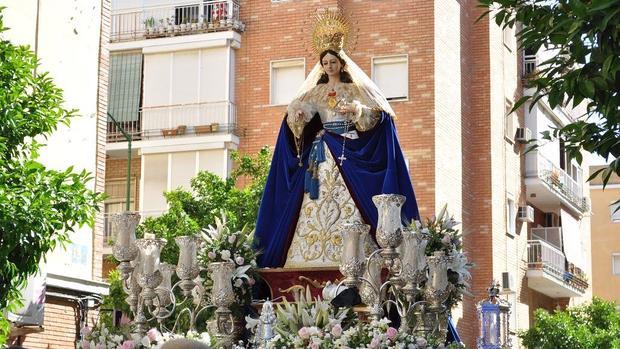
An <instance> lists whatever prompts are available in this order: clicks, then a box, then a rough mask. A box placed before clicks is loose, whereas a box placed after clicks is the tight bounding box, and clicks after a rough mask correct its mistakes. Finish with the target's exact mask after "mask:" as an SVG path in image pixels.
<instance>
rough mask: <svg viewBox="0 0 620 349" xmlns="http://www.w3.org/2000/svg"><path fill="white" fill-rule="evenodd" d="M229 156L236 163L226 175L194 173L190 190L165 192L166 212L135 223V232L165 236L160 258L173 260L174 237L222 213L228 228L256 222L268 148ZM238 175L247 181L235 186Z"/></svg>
mask: <svg viewBox="0 0 620 349" xmlns="http://www.w3.org/2000/svg"><path fill="white" fill-rule="evenodd" d="M231 157H232V159H233V160H235V162H236V164H237V167H236V168H235V169H234V170H233V171H232V174H231V176H230V177H228V178H226V179H222V178H220V177H219V176H218V175H216V174H213V173H210V172H206V171H203V172H200V173H198V175H197V176H196V177H195V178H193V179H192V180H191V190H190V191H187V190H184V189H182V188H179V189H176V190H173V191H170V192H167V193H165V197H166V201H167V202H168V205H169V210H168V212H166V213H165V214H163V215H162V216H160V217H155V218H147V219H145V221H144V222H143V223H142V224H141V225H140V226H139V227H138V236H140V235H141V234H143V233H144V232H145V231H148V232H152V233H154V234H155V235H156V236H157V237H161V238H165V239H167V240H168V244H167V245H166V247H164V249H163V250H162V261H165V262H168V263H172V264H174V263H176V260H177V256H178V248H177V246H176V244H174V237H176V236H180V235H189V234H196V233H198V232H199V231H200V230H201V229H205V228H207V227H209V225H215V222H216V218H219V217H221V216H222V214H224V216H225V219H226V226H227V227H228V229H229V230H230V231H232V232H236V231H251V230H253V229H254V227H255V226H256V219H257V216H258V208H259V206H260V200H261V197H262V195H263V190H264V188H265V183H266V181H267V174H268V172H269V164H270V161H271V152H270V151H269V148H268V147H263V148H262V149H261V150H260V151H259V152H258V154H257V155H256V156H254V157H252V156H249V155H243V156H242V155H240V154H239V153H237V152H233V153H232V155H231ZM242 178H247V179H248V180H249V183H248V184H247V185H246V186H244V187H242V188H239V184H240V183H239V182H240V179H242Z"/></svg>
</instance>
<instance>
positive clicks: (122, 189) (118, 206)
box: [103, 178, 137, 243]
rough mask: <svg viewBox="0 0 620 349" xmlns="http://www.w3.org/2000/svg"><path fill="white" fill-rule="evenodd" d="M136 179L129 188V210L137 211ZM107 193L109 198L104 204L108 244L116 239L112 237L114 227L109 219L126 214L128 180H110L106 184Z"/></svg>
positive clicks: (104, 223)
mask: <svg viewBox="0 0 620 349" xmlns="http://www.w3.org/2000/svg"><path fill="white" fill-rule="evenodd" d="M136 189H137V187H136V179H135V178H132V179H131V184H130V188H129V210H130V211H133V210H135V209H136V203H135V196H136V195H135V194H136ZM105 193H106V195H107V196H108V197H107V198H106V200H105V204H104V211H103V212H104V221H103V230H104V241H105V242H106V243H107V242H108V241H109V239H112V238H114V237H113V236H112V225H111V224H110V220H109V218H110V217H111V215H112V214H114V213H122V212H125V208H126V206H125V203H126V202H127V180H126V179H125V178H122V179H120V178H119V179H110V180H107V181H106V183H105Z"/></svg>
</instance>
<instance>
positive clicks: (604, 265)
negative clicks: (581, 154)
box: [590, 165, 620, 304]
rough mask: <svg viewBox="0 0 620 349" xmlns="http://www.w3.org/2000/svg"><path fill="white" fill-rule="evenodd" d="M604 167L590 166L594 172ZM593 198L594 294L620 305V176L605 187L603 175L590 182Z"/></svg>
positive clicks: (613, 177)
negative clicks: (619, 203)
mask: <svg viewBox="0 0 620 349" xmlns="http://www.w3.org/2000/svg"><path fill="white" fill-rule="evenodd" d="M602 167H603V166H600V165H599V166H592V167H590V174H593V173H594V172H596V171H597V170H599V169H601V168H602ZM590 196H591V198H592V295H594V296H597V297H600V298H603V299H606V300H609V301H612V302H616V304H620V210H619V211H616V209H617V208H618V206H619V205H618V204H616V203H615V202H616V200H618V199H620V178H619V177H618V176H617V175H616V174H613V175H612V176H611V178H610V179H609V182H607V185H606V186H605V189H603V181H602V179H601V177H600V175H599V176H598V177H597V178H595V179H593V180H592V181H591V182H590Z"/></svg>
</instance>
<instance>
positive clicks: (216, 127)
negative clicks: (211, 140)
mask: <svg viewBox="0 0 620 349" xmlns="http://www.w3.org/2000/svg"><path fill="white" fill-rule="evenodd" d="M219 128H220V124H218V123H217V122H214V123H212V124H211V132H217V131H218V130H219Z"/></svg>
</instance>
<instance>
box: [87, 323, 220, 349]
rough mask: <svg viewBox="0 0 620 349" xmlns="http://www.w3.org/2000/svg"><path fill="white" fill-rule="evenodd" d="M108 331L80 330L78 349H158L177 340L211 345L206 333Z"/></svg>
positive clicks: (152, 329) (211, 342)
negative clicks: (188, 340) (139, 333)
mask: <svg viewBox="0 0 620 349" xmlns="http://www.w3.org/2000/svg"><path fill="white" fill-rule="evenodd" d="M117 332H118V333H115V332H114V331H110V330H109V329H108V328H107V327H106V326H105V325H102V326H101V328H94V329H91V328H90V327H88V326H85V327H83V328H82V329H81V330H80V334H81V335H82V338H83V339H82V340H81V341H79V342H78V343H77V348H80V349H159V348H161V346H162V345H164V343H166V342H168V341H170V340H173V339H178V338H186V339H191V340H195V341H199V342H202V343H205V344H207V345H212V344H213V340H212V337H211V336H210V335H209V333H207V332H202V333H198V332H194V331H189V332H187V334H185V335H182V334H176V333H163V334H162V333H161V332H159V330H157V329H156V328H151V329H150V330H149V331H148V332H147V333H146V335H145V336H142V337H141V336H140V335H137V334H135V333H129V328H128V327H123V328H121V330H120V331H117Z"/></svg>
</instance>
